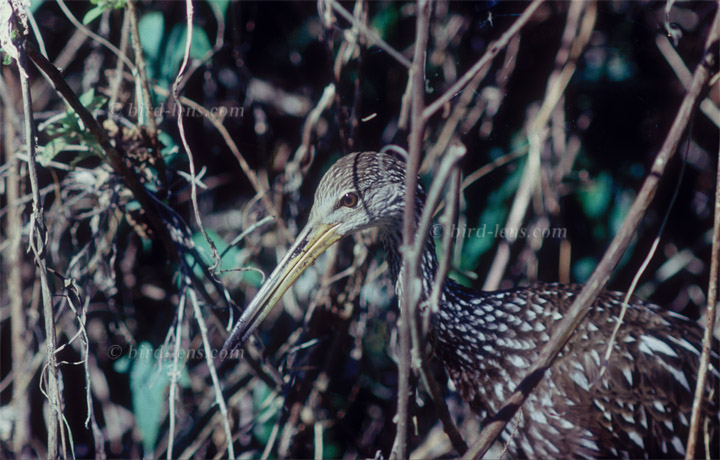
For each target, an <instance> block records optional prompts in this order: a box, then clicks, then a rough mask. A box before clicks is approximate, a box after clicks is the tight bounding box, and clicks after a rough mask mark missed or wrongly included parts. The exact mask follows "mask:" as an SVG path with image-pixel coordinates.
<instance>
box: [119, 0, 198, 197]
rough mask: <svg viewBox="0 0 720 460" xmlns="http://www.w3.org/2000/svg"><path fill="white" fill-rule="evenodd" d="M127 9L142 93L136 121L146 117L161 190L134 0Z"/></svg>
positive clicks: (162, 164) (160, 163)
mask: <svg viewBox="0 0 720 460" xmlns="http://www.w3.org/2000/svg"><path fill="white" fill-rule="evenodd" d="M127 8H128V10H127V12H128V16H129V18H130V32H131V33H130V35H131V36H132V47H133V51H134V52H135V65H136V66H137V70H138V76H137V79H139V80H140V88H141V89H142V91H140V92H141V93H142V94H141V97H140V98H141V101H138V102H139V104H138V107H140V108H141V110H139V111H138V118H139V120H138V121H140V120H142V118H143V115H146V116H147V119H146V123H147V124H146V125H145V126H146V128H147V132H148V135H149V137H150V144H151V146H152V152H153V156H154V157H155V162H156V163H157V164H156V168H157V171H158V176H160V183H161V184H162V187H163V189H167V175H166V173H165V162H164V161H163V159H162V156H161V155H160V149H159V148H160V144H159V142H158V137H157V125H156V124H155V117H154V115H153V113H154V112H153V110H152V98H151V97H150V85H149V83H148V78H147V72H146V70H145V56H143V50H142V46H141V45H140V32H139V30H138V20H137V11H136V10H135V2H134V0H128V2H127ZM188 33H189V32H188ZM143 108H144V109H143ZM140 123H141V124H142V121H140Z"/></svg>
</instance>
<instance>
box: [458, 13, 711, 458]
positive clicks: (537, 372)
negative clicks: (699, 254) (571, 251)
mask: <svg viewBox="0 0 720 460" xmlns="http://www.w3.org/2000/svg"><path fill="white" fill-rule="evenodd" d="M719 29H720V10H718V11H717V12H716V15H715V19H714V21H713V25H712V27H711V32H710V34H709V36H708V39H707V41H706V44H705V51H706V54H705V58H704V59H703V61H702V62H701V63H700V64H699V65H698V66H697V68H696V70H695V73H694V75H693V81H692V85H691V86H690V90H689V91H688V93H687V94H686V95H685V98H684V99H683V101H682V104H681V105H680V108H679V109H678V112H677V115H676V117H675V120H674V122H673V124H672V127H671V128H670V131H669V133H668V135H667V137H666V138H665V142H664V143H663V146H662V148H661V149H660V152H658V155H657V156H656V158H655V161H654V163H653V165H652V168H651V170H650V173H649V174H648V176H647V177H646V178H645V182H644V183H643V185H642V187H641V189H640V191H639V192H638V195H637V198H636V199H635V202H634V203H633V205H632V207H631V208H630V211H629V212H628V215H627V217H626V219H625V221H624V222H623V225H622V227H621V228H620V230H619V231H618V233H617V234H616V235H615V238H614V239H613V241H612V243H610V247H609V248H608V250H607V251H606V252H605V255H604V256H603V258H602V260H601V261H600V263H599V264H598V266H597V267H596V268H595V271H593V274H592V275H591V276H590V279H589V280H588V282H587V284H586V285H585V287H583V289H582V291H581V292H580V294H579V295H578V296H577V297H576V298H575V300H574V301H573V304H572V305H571V307H570V309H569V310H568V311H567V313H566V314H565V317H564V318H563V319H562V320H561V321H560V323H559V324H558V328H557V330H556V331H555V333H554V334H553V335H552V337H551V338H550V341H548V343H547V344H546V345H545V347H544V348H543V350H542V353H541V354H540V357H539V358H538V360H537V361H536V362H535V363H534V364H533V366H532V368H531V369H530V371H529V372H528V376H527V377H525V378H524V379H523V381H522V382H521V383H520V385H518V388H517V389H516V390H515V391H514V392H513V394H512V395H510V397H509V398H508V399H507V401H506V403H505V405H504V406H503V407H502V408H501V409H500V410H499V411H498V413H497V415H496V416H495V417H493V419H492V420H491V422H490V423H489V424H488V425H487V426H486V427H485V429H484V430H483V431H482V433H480V437H479V438H478V440H477V441H476V442H475V444H473V446H472V447H471V448H470V450H469V451H468V452H467V454H466V455H465V458H482V456H483V455H484V454H485V452H487V449H488V448H489V447H490V444H492V442H493V440H494V439H495V438H497V436H498V435H499V434H500V432H501V431H502V430H503V428H504V427H505V425H506V424H507V422H508V421H509V420H510V419H512V417H513V415H514V414H515V412H517V410H518V409H519V408H520V407H521V406H522V404H523V403H524V402H525V399H526V398H527V396H528V395H529V394H530V393H531V392H532V390H533V389H534V388H535V386H537V384H538V383H539V382H540V381H541V380H542V378H543V376H544V374H545V371H546V370H547V369H548V368H549V367H550V366H551V365H552V363H553V361H554V359H555V357H556V356H557V354H558V353H559V352H560V350H562V348H563V346H564V345H565V343H566V342H567V341H568V339H569V338H570V336H571V335H572V333H573V331H574V330H575V328H576V327H577V326H578V324H580V322H581V321H582V319H583V318H584V317H585V315H586V314H587V312H588V311H589V310H590V308H591V307H592V302H593V301H594V300H595V298H597V296H598V294H599V293H600V291H601V290H602V289H603V288H604V287H605V285H606V284H607V282H608V280H609V279H610V275H611V273H612V271H613V269H614V268H615V267H616V266H617V264H618V262H619V261H620V258H621V257H622V255H623V253H624V252H625V250H626V249H627V247H628V245H629V244H630V241H631V240H632V238H633V237H634V235H635V234H636V231H637V227H638V224H639V223H640V220H641V219H642V217H643V216H644V214H645V210H646V209H647V207H648V206H649V204H650V202H651V201H652V198H653V197H654V196H655V192H656V190H657V185H658V182H659V181H660V178H661V177H662V175H663V173H664V172H665V167H666V166H667V164H668V161H669V160H670V159H671V158H672V157H673V155H674V154H675V152H676V150H677V147H678V145H679V143H680V139H681V138H682V134H683V132H684V131H685V128H686V127H687V124H688V123H689V120H690V117H691V114H692V112H693V110H694V109H695V107H696V105H697V104H698V101H699V98H700V94H701V92H702V91H703V90H704V89H705V88H706V84H707V82H708V80H709V78H710V69H711V68H712V63H713V61H714V59H715V56H714V54H713V53H709V52H708V51H709V50H710V49H711V46H712V45H714V44H715V43H716V42H717V40H718V30H719Z"/></svg>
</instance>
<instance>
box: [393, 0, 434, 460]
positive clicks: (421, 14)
mask: <svg viewBox="0 0 720 460" xmlns="http://www.w3.org/2000/svg"><path fill="white" fill-rule="evenodd" d="M416 5H417V6H416V8H417V19H416V25H415V28H416V30H415V34H416V36H415V53H414V55H413V63H412V69H411V71H410V74H411V76H412V79H411V83H410V84H411V85H412V86H413V89H412V94H413V98H412V110H411V117H410V119H411V130H410V136H409V141H408V144H409V161H408V167H407V172H406V176H405V209H404V214H403V243H402V244H403V247H402V248H401V254H402V258H403V264H402V265H403V266H402V271H403V274H404V276H403V279H402V280H401V282H400V283H401V286H402V297H401V299H400V319H399V327H398V329H399V332H400V357H399V360H398V406H397V434H396V435H395V441H394V443H393V448H392V452H391V455H390V457H391V458H399V459H404V458H407V416H408V396H409V392H410V384H409V380H410V358H411V354H410V340H411V331H412V327H411V324H410V322H411V321H414V320H415V309H416V307H417V304H418V301H419V298H420V292H419V289H418V285H419V284H420V282H419V280H418V266H417V265H414V266H413V264H412V259H411V257H410V256H411V254H410V251H412V249H413V247H414V245H415V229H416V216H415V200H416V192H417V180H418V177H417V172H418V169H419V167H420V161H421V153H422V140H423V133H424V132H425V120H424V118H423V116H422V111H423V108H424V107H425V55H426V50H427V42H428V29H429V26H430V2H429V1H427V0H418V2H417V4H416ZM429 212H432V211H429Z"/></svg>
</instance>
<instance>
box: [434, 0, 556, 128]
mask: <svg viewBox="0 0 720 460" xmlns="http://www.w3.org/2000/svg"><path fill="white" fill-rule="evenodd" d="M544 1H545V0H533V2H532V3H531V4H530V5H528V7H527V8H525V11H523V13H522V14H521V15H520V17H519V18H517V20H516V21H515V22H514V23H513V25H512V26H510V28H509V29H508V30H506V31H505V33H504V34H502V35H501V36H500V38H499V39H498V40H497V41H496V42H493V43H491V44H490V46H489V48H488V50H487V51H486V52H485V54H483V56H482V57H481V58H480V60H478V61H477V62H476V63H475V64H473V66H472V67H471V68H470V70H468V71H467V72H465V74H464V75H463V76H462V77H460V79H459V80H458V81H456V82H455V84H453V85H452V86H451V87H450V88H449V89H448V90H447V91H445V93H444V94H443V95H442V96H440V97H439V98H437V99H436V100H435V101H433V103H432V104H430V105H428V106H427V107H426V108H425V110H424V111H423V117H424V118H425V120H426V121H427V120H428V119H429V118H430V117H431V116H433V114H434V113H435V112H437V111H438V110H440V108H441V107H442V106H443V105H445V104H446V103H447V102H449V101H450V100H451V99H452V98H454V97H455V96H456V95H457V94H458V93H459V92H460V91H462V89H463V88H464V87H465V86H466V85H467V84H468V83H470V81H471V80H472V79H473V77H474V76H475V75H476V74H477V73H478V72H480V70H482V69H483V67H485V66H486V65H489V64H490V62H492V60H493V59H494V58H495V56H497V54H498V53H499V52H500V50H502V49H503V48H505V47H506V46H507V45H508V43H509V42H510V39H511V38H512V37H513V36H515V34H517V33H518V32H519V31H520V29H522V28H523V27H524V26H525V24H527V22H528V20H530V17H532V15H533V13H535V11H536V10H537V9H538V7H540V5H541V4H542V3H543V2H544Z"/></svg>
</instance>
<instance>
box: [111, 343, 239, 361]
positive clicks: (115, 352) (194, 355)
mask: <svg viewBox="0 0 720 460" xmlns="http://www.w3.org/2000/svg"><path fill="white" fill-rule="evenodd" d="M243 352H244V350H242V349H236V350H223V349H218V348H211V349H210V350H206V349H205V348H203V347H200V348H177V349H176V348H175V347H171V346H162V347H160V348H152V347H151V346H150V345H148V344H141V345H140V346H139V347H137V346H135V345H130V347H129V348H127V347H122V346H121V345H111V346H110V347H109V348H108V357H109V358H110V359H118V358H128V359H131V360H140V359H144V360H153V361H172V360H174V359H175V355H176V354H177V355H178V360H179V361H181V362H182V361H187V360H192V359H206V357H207V356H208V355H210V357H211V358H212V359H213V360H215V359H220V360H225V359H242V357H243Z"/></svg>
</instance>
